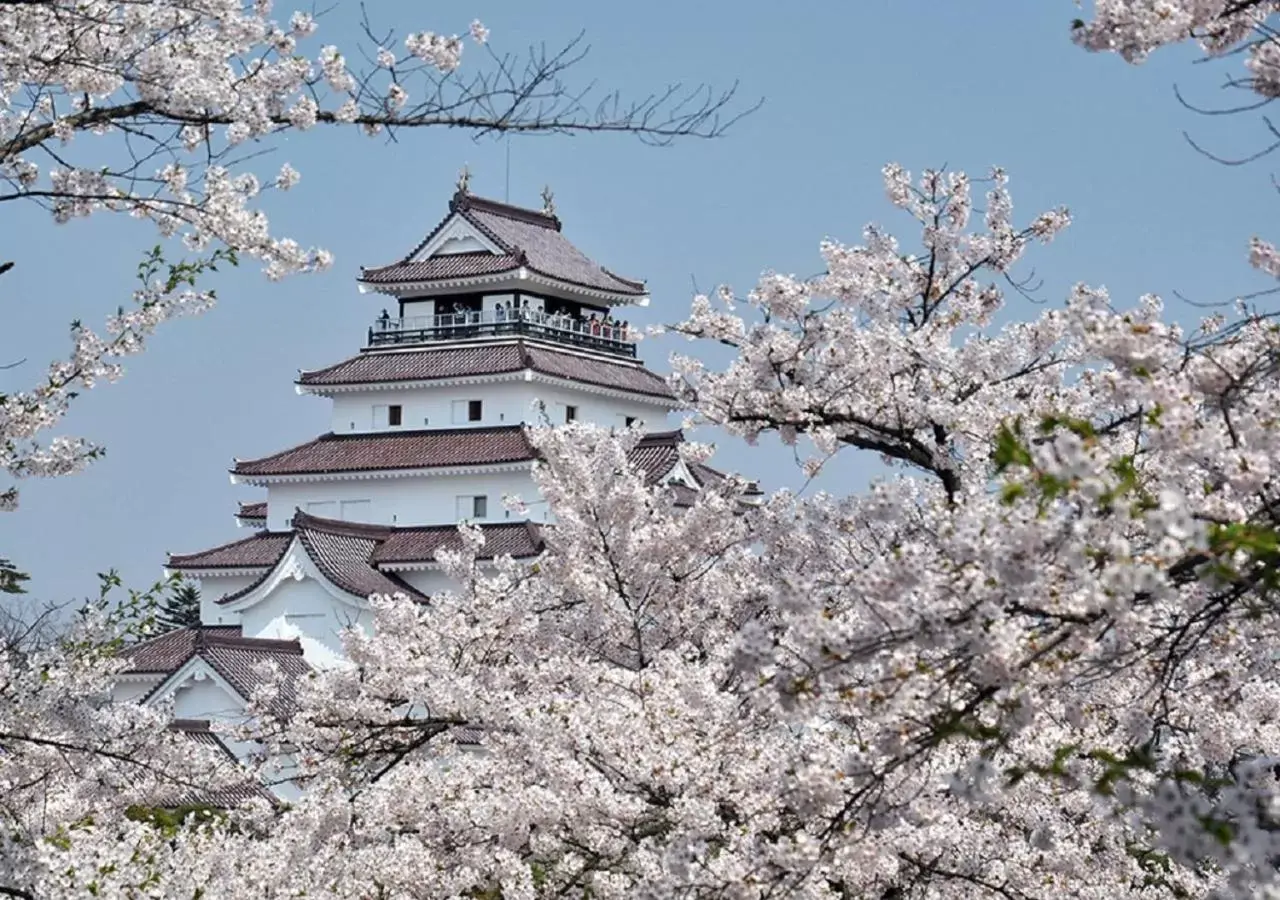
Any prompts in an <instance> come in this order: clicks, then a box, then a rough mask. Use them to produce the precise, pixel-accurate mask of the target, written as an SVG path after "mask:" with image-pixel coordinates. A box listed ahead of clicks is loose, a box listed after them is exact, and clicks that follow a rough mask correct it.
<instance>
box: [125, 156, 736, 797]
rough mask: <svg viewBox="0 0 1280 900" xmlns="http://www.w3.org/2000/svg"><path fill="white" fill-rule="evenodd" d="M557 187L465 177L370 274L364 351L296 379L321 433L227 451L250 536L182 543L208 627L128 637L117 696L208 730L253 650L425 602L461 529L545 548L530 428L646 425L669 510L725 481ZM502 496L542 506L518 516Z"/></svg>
mask: <svg viewBox="0 0 1280 900" xmlns="http://www.w3.org/2000/svg"><path fill="white" fill-rule="evenodd" d="M544 200H545V201H546V205H545V207H544V208H543V209H542V210H532V209H525V208H521V207H517V206H511V205H509V204H506V203H498V202H496V201H493V200H486V199H483V198H480V197H476V196H473V195H471V194H470V193H469V192H468V191H467V190H466V185H465V181H463V182H462V183H460V185H459V190H458V192H457V193H456V194H455V195H454V197H453V199H452V200H451V202H450V203H449V209H448V214H447V215H446V216H445V217H444V219H443V220H442V221H441V222H440V223H439V224H438V225H437V226H436V227H435V228H434V229H432V231H431V232H430V233H429V234H427V236H426V237H425V238H424V239H423V240H422V241H421V242H420V243H419V244H418V246H417V247H415V248H414V249H413V250H411V251H410V252H409V253H408V254H407V255H406V256H405V257H404V258H403V259H401V260H400V261H398V262H394V263H392V264H390V265H384V266H379V267H376V268H363V269H361V272H360V277H359V285H360V289H361V291H362V292H364V293H371V292H372V293H377V294H381V295H383V296H384V297H385V298H387V299H386V300H385V301H384V302H385V304H386V307H385V308H384V309H382V310H380V311H379V312H378V313H377V314H376V317H375V318H374V321H373V324H372V325H371V327H370V328H369V330H368V332H367V334H366V335H365V346H364V347H363V348H362V349H360V351H359V352H358V353H356V354H355V355H354V356H352V357H350V358H348V359H345V360H342V361H341V362H338V363H336V364H334V365H331V366H328V367H327V368H323V369H318V370H314V371H303V372H300V373H299V376H298V379H297V382H296V386H297V390H298V392H299V393H302V394H311V395H314V396H319V397H324V398H326V399H328V400H329V401H330V404H331V409H330V413H329V430H328V431H326V432H325V433H323V434H321V435H320V436H318V437H316V438H313V439H312V440H309V441H306V442H305V443H301V444H298V445H297V446H294V447H290V448H288V449H286V450H282V451H280V452H278V453H274V454H272V455H270V456H266V457H262V458H260V459H249V460H241V459H237V460H235V463H234V465H233V467H232V469H231V480H232V482H233V483H235V484H243V485H249V486H252V487H255V488H259V489H261V490H262V491H263V492H264V493H265V497H262V498H260V499H257V500H254V501H251V502H243V503H241V504H240V506H239V508H238V510H237V511H236V514H235V519H236V522H237V524H239V525H240V526H242V527H246V528H249V529H252V531H253V533H252V534H251V535H250V536H248V537H245V538H242V539H240V540H237V541H233V542H231V543H227V544H223V545H221V546H218V547H214V548H212V549H209V550H204V551H201V552H198V553H185V554H171V555H170V556H169V560H168V565H167V568H168V569H169V570H170V571H175V572H180V573H182V574H183V575H185V576H187V577H190V578H194V579H197V580H198V581H199V582H200V585H201V597H202V609H201V618H202V625H201V626H200V627H199V628H196V629H181V630H179V631H174V632H169V633H168V634H164V635H161V636H159V637H157V638H154V639H152V640H150V641H146V642H143V643H141V644H138V645H136V646H135V647H133V648H130V650H129V651H128V652H127V654H126V656H127V657H128V658H129V660H130V666H129V668H128V669H126V670H125V671H124V672H122V673H121V676H120V681H119V683H118V685H117V692H116V693H117V696H118V697H120V698H121V699H141V700H142V701H143V702H147V703H151V702H160V701H162V700H166V699H172V701H173V703H174V714H175V716H176V718H177V720H178V721H179V722H185V723H187V726H189V728H192V729H195V730H193V731H192V733H193V734H196V733H197V732H199V728H200V727H206V728H207V723H208V722H209V721H211V720H212V721H227V720H231V719H234V718H236V716H237V715H239V714H240V713H241V712H242V711H243V710H244V708H245V705H246V704H247V702H248V699H249V695H250V694H251V693H252V692H253V689H254V688H255V686H256V685H257V683H258V675H257V672H258V671H259V669H258V667H257V664H258V663H260V662H270V663H272V664H273V665H274V666H276V668H277V669H281V670H283V671H285V672H286V673H290V674H291V676H296V675H297V674H300V673H302V672H304V671H306V670H308V669H309V668H310V667H312V666H324V665H327V664H333V663H334V662H336V661H337V659H338V658H340V655H341V642H340V639H339V633H340V631H341V630H342V629H343V628H345V627H347V626H350V625H359V626H362V627H368V626H369V624H370V622H371V615H370V610H369V606H368V602H367V598H368V597H369V596H370V595H371V594H375V593H395V592H400V593H404V594H407V595H409V596H410V597H413V598H417V599H421V600H426V599H427V598H429V597H430V595H431V594H432V593H434V592H437V591H440V590H441V589H444V588H446V587H448V581H447V579H446V577H445V576H444V574H443V573H442V572H441V571H440V569H439V566H438V564H437V563H436V553H437V552H438V551H440V550H441V549H450V548H460V546H461V541H460V537H459V535H458V531H457V525H458V523H459V522H463V521H468V522H473V523H475V524H477V525H478V526H479V527H480V528H481V529H482V530H483V532H484V535H485V545H484V550H483V553H484V555H485V556H487V557H490V558H493V557H499V556H510V557H513V558H516V559H532V558H534V557H536V556H537V555H538V554H539V553H541V552H542V549H543V543H542V534H543V529H544V528H545V527H548V526H550V527H554V523H553V522H549V521H548V515H547V513H546V511H545V508H544V506H543V505H542V504H541V503H540V502H539V498H538V496H537V490H536V486H535V484H534V482H533V481H532V478H531V475H530V473H531V470H532V467H533V462H534V456H535V453H534V449H533V447H532V446H531V445H530V443H529V440H528V437H527V435H526V431H525V426H526V425H527V424H530V423H532V422H535V421H539V422H542V421H545V422H549V423H552V424H558V423H563V422H572V421H583V422H590V423H594V424H598V425H602V426H606V427H627V426H631V425H633V424H636V423H640V426H641V427H644V428H646V429H648V431H647V433H646V436H645V437H644V438H643V439H642V440H641V441H640V443H639V444H638V445H637V446H636V447H635V449H634V450H633V451H632V461H633V463H634V464H635V465H636V466H637V467H638V468H640V469H641V470H642V471H643V472H645V474H646V476H647V480H648V481H649V483H650V484H654V485H658V484H667V485H673V486H675V487H676V501H677V503H678V504H682V505H683V504H688V503H690V502H692V498H693V495H694V494H696V492H697V491H698V490H700V489H701V488H703V487H705V486H707V485H708V484H709V483H711V482H715V481H719V480H720V479H721V478H723V476H722V475H721V474H720V473H719V472H716V471H715V470H714V469H711V468H709V467H706V466H702V465H687V464H686V463H685V462H684V461H683V460H682V459H681V458H680V455H679V445H680V443H681V442H682V441H683V435H682V434H681V432H680V431H678V430H677V431H671V430H663V428H662V426H663V424H664V422H665V419H666V417H667V415H668V414H669V413H670V411H671V410H672V409H673V408H674V407H675V402H674V399H673V397H672V395H671V393H670V391H669V389H668V388H667V386H666V383H665V381H664V380H663V379H662V378H660V377H659V376H657V375H655V374H654V373H652V372H650V371H649V370H648V369H646V368H645V367H644V365H643V364H642V363H641V362H640V360H639V359H637V355H636V342H635V335H634V334H633V332H632V331H631V330H630V328H629V327H628V325H627V322H626V320H627V318H628V317H627V309H628V308H629V307H634V306H643V305H646V304H647V303H648V299H649V298H648V294H647V291H646V289H645V286H644V283H643V282H640V281H635V280H632V279H629V278H623V277H621V276H618V275H615V274H613V273H612V272H610V271H609V270H608V269H605V268H603V267H602V266H600V265H597V264H596V263H594V262H593V261H591V260H590V259H589V258H587V257H586V256H585V255H584V254H583V253H582V252H581V251H580V250H579V249H578V248H576V247H575V246H574V245H573V244H572V243H570V241H569V240H568V239H567V238H566V237H565V236H564V234H563V233H562V231H561V223H560V220H559V218H558V217H557V216H556V215H555V213H554V211H553V209H552V208H551V204H550V197H549V195H544ZM505 495H516V496H519V497H521V499H522V500H523V501H524V502H525V505H526V507H527V509H528V510H529V512H528V513H526V514H522V515H520V516H516V515H515V514H513V513H511V512H509V511H508V510H507V509H506V508H505V505H504V503H503V497H504V496H505ZM193 723H194V724H193ZM201 723H205V724H204V726H201ZM200 734H203V732H200ZM243 749H244V748H229V749H228V752H230V753H232V755H237V756H238V755H240V753H241V751H242V750H243ZM273 790H274V791H275V792H276V794H277V795H278V796H283V797H285V798H286V799H288V797H289V796H290V794H289V793H288V792H289V791H290V790H292V788H291V787H288V786H287V785H286V786H285V787H283V788H273Z"/></svg>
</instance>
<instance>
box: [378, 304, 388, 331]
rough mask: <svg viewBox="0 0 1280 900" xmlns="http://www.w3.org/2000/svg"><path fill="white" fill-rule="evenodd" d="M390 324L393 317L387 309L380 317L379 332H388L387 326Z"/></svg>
mask: <svg viewBox="0 0 1280 900" xmlns="http://www.w3.org/2000/svg"><path fill="white" fill-rule="evenodd" d="M390 323H391V316H390V314H388V313H387V311H386V310H385V309H383V310H382V315H380V316H378V330H379V331H386V330H387V326H388V325H389V324H390Z"/></svg>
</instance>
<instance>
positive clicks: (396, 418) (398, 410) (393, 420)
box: [387, 404, 403, 428]
mask: <svg viewBox="0 0 1280 900" xmlns="http://www.w3.org/2000/svg"><path fill="white" fill-rule="evenodd" d="M402 414H403V407H401V406H400V405H399V404H395V405H392V406H388V407H387V424H388V425H390V426H391V427H392V428H395V427H397V426H399V425H400V422H401V415H402Z"/></svg>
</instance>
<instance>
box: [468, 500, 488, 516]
mask: <svg viewBox="0 0 1280 900" xmlns="http://www.w3.org/2000/svg"><path fill="white" fill-rule="evenodd" d="M471 515H472V516H473V517H474V518H477V519H487V518H488V517H489V498H488V497H472V498H471Z"/></svg>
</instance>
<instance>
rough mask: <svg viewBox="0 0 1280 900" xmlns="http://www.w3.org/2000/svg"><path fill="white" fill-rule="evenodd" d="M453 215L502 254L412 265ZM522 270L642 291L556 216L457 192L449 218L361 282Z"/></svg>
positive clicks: (627, 291) (568, 280)
mask: <svg viewBox="0 0 1280 900" xmlns="http://www.w3.org/2000/svg"><path fill="white" fill-rule="evenodd" d="M455 214H457V215H461V216H462V217H463V218H465V219H466V220H467V221H468V222H470V223H471V224H472V225H474V226H475V227H476V229H477V230H479V231H480V232H481V233H483V234H484V235H485V236H486V237H487V238H489V240H491V241H492V242H493V243H494V244H496V245H497V246H498V247H499V248H500V249H501V251H502V252H501V254H497V255H494V254H486V253H465V254H451V255H448V256H444V255H442V256H439V257H434V258H433V259H429V260H423V261H417V262H414V261H413V257H414V256H415V255H416V254H417V253H418V252H419V251H421V250H422V248H423V247H425V246H426V245H427V244H428V243H429V242H430V241H431V239H432V238H434V237H435V236H436V235H437V234H438V233H439V232H440V229H441V228H443V227H444V224H445V222H448V221H449V219H450V218H452V217H453V216H454V215H455ZM437 260H438V262H437ZM520 266H524V267H526V268H528V269H531V270H533V271H534V272H537V273H539V274H541V275H544V276H546V277H548V278H553V279H555V280H557V281H563V282H566V283H569V284H575V285H579V286H581V287H586V288H594V289H596V290H600V291H607V292H609V293H613V294H626V295H629V296H636V297H639V296H643V295H644V294H645V293H646V289H645V286H644V283H643V282H640V281H632V280H631V279H629V278H622V277H619V276H617V275H614V274H613V273H612V272H610V271H609V270H608V269H606V268H604V267H603V266H601V265H599V264H597V263H595V262H593V261H592V260H591V259H590V258H588V257H587V256H586V254H584V253H583V252H582V251H581V250H579V249H578V248H577V247H575V246H574V245H573V244H571V243H570V242H569V241H568V240H567V239H566V238H565V236H564V235H563V234H561V233H560V220H559V219H557V218H556V217H555V216H552V215H546V214H544V213H541V212H538V211H536V210H531V209H525V208H523V207H519V206H511V205H509V204H506V203H498V202H497V201H495V200H486V199H484V198H483V197H475V196H472V195H471V194H466V193H461V192H459V193H457V194H455V195H454V197H453V200H452V201H451V202H450V203H449V216H446V217H445V219H444V221H442V222H441V223H440V224H439V225H437V226H436V227H435V228H434V229H433V230H432V231H431V233H430V234H428V235H427V237H426V238H424V239H423V241H422V242H421V243H420V244H419V245H418V246H417V247H415V248H414V249H413V250H412V251H411V252H410V253H409V254H408V256H406V257H405V258H404V259H403V260H401V261H400V262H397V263H393V264H391V265H389V266H380V267H377V268H372V269H363V270H361V273H360V280H361V281H364V282H367V283H369V284H394V283H397V282H415V281H431V280H434V279H445V278H465V277H469V276H473V275H487V274H493V273H495V272H504V271H510V270H512V269H515V268H518V267H520Z"/></svg>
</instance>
